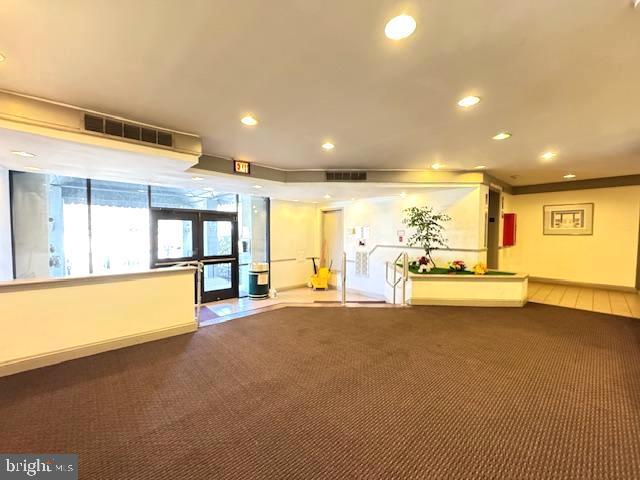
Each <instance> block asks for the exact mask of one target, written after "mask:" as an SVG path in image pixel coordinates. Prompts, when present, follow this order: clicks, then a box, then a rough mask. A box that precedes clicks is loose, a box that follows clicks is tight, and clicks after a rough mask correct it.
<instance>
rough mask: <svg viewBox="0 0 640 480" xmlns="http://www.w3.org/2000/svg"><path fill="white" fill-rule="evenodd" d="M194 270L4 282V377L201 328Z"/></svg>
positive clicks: (0, 318) (0, 323)
mask: <svg viewBox="0 0 640 480" xmlns="http://www.w3.org/2000/svg"><path fill="white" fill-rule="evenodd" d="M194 273H195V268H192V267H185V268H163V269H154V270H147V271H143V272H136V273H120V274H109V275H88V276H83V277H65V278H47V279H29V280H14V281H9V282H0V332H1V335H0V376H4V375H10V374H13V373H17V372H20V371H24V370H29V369H32V368H38V367H42V366H45V365H51V364H54V363H59V362H63V361H66V360H71V359H74V358H78V357H83V356H86V355H93V354H96V353H100V352H104V351H107V350H113V349H116V348H122V347H126V346H130V345H135V344H138V343H143V342H148V341H151V340H157V339H160V338H165V337H170V336H173V335H180V334H184V333H188V332H193V331H195V330H196V329H197V322H196V319H195V310H194V276H195V275H194Z"/></svg>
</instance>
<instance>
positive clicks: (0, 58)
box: [0, 53, 7, 62]
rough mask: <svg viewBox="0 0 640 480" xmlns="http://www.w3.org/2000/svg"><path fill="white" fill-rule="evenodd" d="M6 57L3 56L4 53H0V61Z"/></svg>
mask: <svg viewBox="0 0 640 480" xmlns="http://www.w3.org/2000/svg"><path fill="white" fill-rule="evenodd" d="M6 58H7V57H5V56H4V54H2V53H0V62H4V61H5V60H6Z"/></svg>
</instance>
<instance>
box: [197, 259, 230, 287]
mask: <svg viewBox="0 0 640 480" xmlns="http://www.w3.org/2000/svg"><path fill="white" fill-rule="evenodd" d="M231 286H232V279H231V264H230V263H214V264H208V265H205V266H204V291H205V292H212V291H215V290H227V289H229V288H231Z"/></svg>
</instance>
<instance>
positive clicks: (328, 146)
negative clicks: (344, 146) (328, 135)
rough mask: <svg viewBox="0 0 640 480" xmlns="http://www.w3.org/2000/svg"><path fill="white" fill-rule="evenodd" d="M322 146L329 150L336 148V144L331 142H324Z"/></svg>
mask: <svg viewBox="0 0 640 480" xmlns="http://www.w3.org/2000/svg"><path fill="white" fill-rule="evenodd" d="M322 148H324V149H325V150H327V151H329V150H333V149H334V148H336V146H335V145H334V144H333V143H331V142H325V143H323V144H322Z"/></svg>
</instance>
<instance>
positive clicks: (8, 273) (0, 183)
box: [0, 167, 13, 281]
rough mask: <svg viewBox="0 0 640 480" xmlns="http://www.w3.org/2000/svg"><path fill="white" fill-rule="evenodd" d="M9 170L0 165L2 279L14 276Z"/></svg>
mask: <svg viewBox="0 0 640 480" xmlns="http://www.w3.org/2000/svg"><path fill="white" fill-rule="evenodd" d="M10 202H11V199H10V198H9V170H7V169H6V168H4V167H0V281H2V280H11V279H12V278H13V260H12V251H11V203H10Z"/></svg>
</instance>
